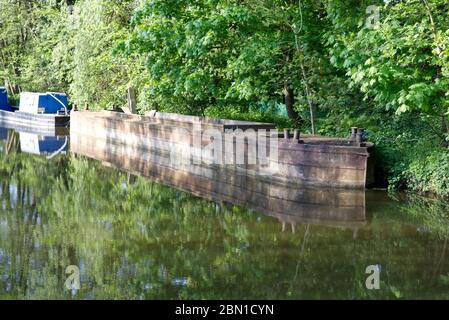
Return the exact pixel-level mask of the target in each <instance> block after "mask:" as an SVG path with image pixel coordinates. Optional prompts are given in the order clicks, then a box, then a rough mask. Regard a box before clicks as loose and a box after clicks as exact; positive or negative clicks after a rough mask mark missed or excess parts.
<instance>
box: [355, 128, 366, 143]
mask: <svg viewBox="0 0 449 320" xmlns="http://www.w3.org/2000/svg"><path fill="white" fill-rule="evenodd" d="M364 134H365V129H361V128H358V129H357V138H356V142H357V143H358V144H359V146H360V147H366V143H365V138H364Z"/></svg>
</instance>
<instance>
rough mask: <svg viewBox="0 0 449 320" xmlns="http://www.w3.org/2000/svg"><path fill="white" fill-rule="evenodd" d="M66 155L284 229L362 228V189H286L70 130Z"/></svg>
mask: <svg viewBox="0 0 449 320" xmlns="http://www.w3.org/2000/svg"><path fill="white" fill-rule="evenodd" d="M71 151H72V152H74V153H76V154H79V155H83V156H87V157H89V158H92V159H96V160H99V161H102V162H103V163H104V164H107V165H110V166H113V167H116V168H119V169H123V170H126V171H128V172H130V173H132V174H134V175H138V176H143V177H147V178H150V179H152V180H154V181H156V182H160V183H162V184H165V185H168V186H171V187H174V188H177V189H179V190H182V191H186V192H188V193H191V194H194V195H196V196H199V197H202V198H205V199H208V200H211V201H214V202H218V203H225V204H226V203H230V204H233V205H239V206H243V207H246V208H249V209H253V210H255V211H258V212H261V213H264V214H266V215H269V216H272V217H274V218H277V219H278V220H279V221H280V222H281V223H282V224H283V225H284V226H285V225H287V224H289V225H292V226H293V228H294V226H295V225H296V224H304V223H305V224H320V225H323V224H324V225H329V226H337V227H346V228H351V229H355V230H357V229H358V228H361V227H363V226H365V224H366V212H365V211H366V209H365V192H364V191H362V190H345V189H339V190H335V189H328V188H320V189H317V188H291V186H290V185H289V184H288V183H281V182H280V181H269V179H267V178H264V179H259V178H258V177H257V176H255V175H247V174H245V173H244V172H243V171H235V170H229V168H225V167H223V166H210V165H204V164H200V165H195V164H189V163H178V162H174V161H173V159H172V158H171V157H170V154H168V153H166V152H164V151H161V152H142V150H141V149H138V148H135V147H132V146H127V145H124V144H118V143H115V142H113V141H111V140H109V141H108V140H105V139H92V137H90V136H87V135H80V134H76V133H73V132H72V135H71Z"/></svg>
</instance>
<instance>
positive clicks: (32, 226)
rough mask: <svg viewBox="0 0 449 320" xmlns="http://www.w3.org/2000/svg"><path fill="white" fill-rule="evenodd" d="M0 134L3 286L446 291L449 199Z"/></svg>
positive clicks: (208, 294) (23, 290) (181, 294)
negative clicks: (377, 282) (302, 181)
mask: <svg viewBox="0 0 449 320" xmlns="http://www.w3.org/2000/svg"><path fill="white" fill-rule="evenodd" d="M28 134H31V133H28ZM25 137H26V135H25ZM0 138H1V140H2V142H1V143H0V146H1V150H2V155H1V156H0V174H1V177H2V180H1V185H0V192H1V193H0V201H1V205H2V208H1V211H0V298H7V299H9V298H21V299H22V298H29V299H49V298H56V299H72V298H76V299H95V298H98V299H179V298H183V299H321V298H333V299H380V298H387V299H396V298H449V294H448V292H449V291H448V290H449V263H448V260H447V254H448V253H447V239H448V238H449V218H448V212H449V210H448V209H449V206H448V205H447V204H446V203H444V202H442V201H437V200H431V199H426V198H422V197H417V196H411V195H404V194H399V195H390V194H387V193H385V192H381V191H367V192H365V191H349V190H340V191H337V190H332V189H310V188H309V189H304V188H303V189H300V188H292V187H290V186H288V185H285V184H279V183H274V182H272V181H270V179H269V178H268V177H267V178H265V179H255V178H254V177H253V176H251V175H248V174H245V172H241V174H235V172H232V174H231V171H230V170H228V169H229V168H223V167H221V168H220V167H214V166H198V165H191V164H180V163H175V162H173V161H171V158H170V156H169V155H167V154H164V153H148V152H142V151H139V150H134V149H132V148H126V147H124V146H121V145H114V144H112V143H109V142H107V141H95V142H93V141H91V140H89V139H87V140H86V139H84V138H82V137H72V138H71V139H72V141H71V153H70V154H64V153H60V154H58V155H57V156H55V157H53V158H52V159H51V160H48V159H47V158H48V157H49V155H51V154H53V153H54V152H55V151H57V150H59V149H60V148H61V145H53V149H51V150H50V148H47V147H45V145H43V144H42V141H44V142H45V141H47V140H46V139H49V138H50V140H51V141H54V139H55V138H56V137H55V136H53V138H51V137H48V136H47V138H42V136H41V135H37V139H36V136H34V138H28V140H27V139H24V140H23V139H22V135H21V134H20V133H19V134H18V133H14V132H13V131H11V130H6V131H2V130H1V129H0ZM61 138H63V137H59V138H56V139H59V140H58V141H63V140H64V139H61ZM52 139H53V140H52ZM27 141H28V142H29V141H33V143H31V142H30V143H28V142H27ZM44 144H45V143H44ZM24 145H30V146H31V145H32V146H34V147H33V148H31V147H24ZM37 148H39V149H37ZM37 151H39V152H37ZM37 154H39V155H37ZM70 265H75V266H77V267H79V269H80V272H81V284H82V286H81V290H80V291H79V292H77V293H76V294H75V292H71V291H68V290H67V289H66V287H65V282H66V279H67V275H66V274H65V271H66V268H67V266H70ZM370 265H380V270H381V273H380V279H381V289H380V290H369V289H367V288H366V279H367V277H368V276H369V275H368V274H366V273H365V271H366V268H367V267H368V266H370Z"/></svg>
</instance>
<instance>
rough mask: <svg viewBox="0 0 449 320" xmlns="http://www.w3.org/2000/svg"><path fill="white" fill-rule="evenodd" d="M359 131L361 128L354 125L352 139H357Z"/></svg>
mask: <svg viewBox="0 0 449 320" xmlns="http://www.w3.org/2000/svg"><path fill="white" fill-rule="evenodd" d="M358 131H359V128H357V127H352V128H351V141H356V140H357V132H358Z"/></svg>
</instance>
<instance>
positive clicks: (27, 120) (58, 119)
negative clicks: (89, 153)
mask: <svg viewBox="0 0 449 320" xmlns="http://www.w3.org/2000/svg"><path fill="white" fill-rule="evenodd" d="M0 124H3V125H16V126H22V127H28V128H30V127H31V128H36V129H44V130H48V129H52V130H53V129H54V128H58V127H59V128H60V127H67V126H68V125H69V124H70V116H59V115H52V114H32V113H25V112H20V111H16V112H9V111H4V110H0Z"/></svg>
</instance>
